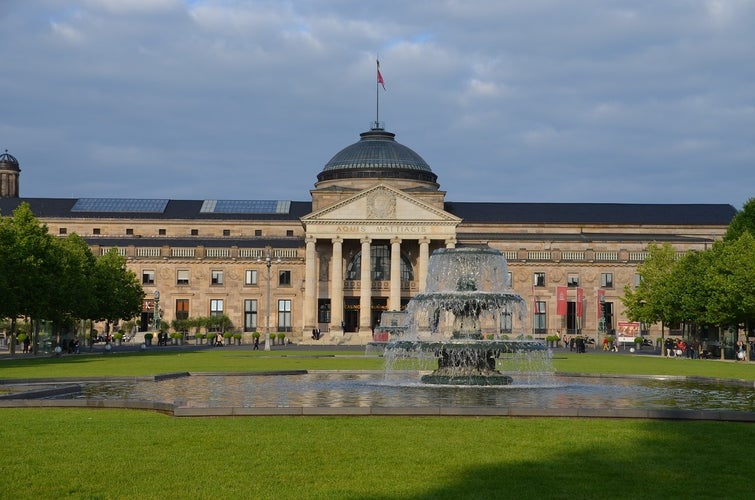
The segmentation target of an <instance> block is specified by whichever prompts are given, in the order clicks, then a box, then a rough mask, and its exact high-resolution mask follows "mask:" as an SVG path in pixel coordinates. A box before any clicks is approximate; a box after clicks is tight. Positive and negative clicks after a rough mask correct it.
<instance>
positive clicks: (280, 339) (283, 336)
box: [278, 332, 286, 345]
mask: <svg viewBox="0 0 755 500" xmlns="http://www.w3.org/2000/svg"><path fill="white" fill-rule="evenodd" d="M285 339H286V334H285V333H283V332H280V333H278V343H279V344H280V345H286V341H285Z"/></svg>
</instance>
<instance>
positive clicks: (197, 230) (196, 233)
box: [191, 229, 199, 236]
mask: <svg viewBox="0 0 755 500" xmlns="http://www.w3.org/2000/svg"><path fill="white" fill-rule="evenodd" d="M191 235H192V236H199V229H192V230H191Z"/></svg>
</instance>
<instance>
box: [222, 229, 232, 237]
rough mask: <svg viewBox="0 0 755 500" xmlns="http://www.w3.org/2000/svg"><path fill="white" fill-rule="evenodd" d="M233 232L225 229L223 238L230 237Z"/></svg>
mask: <svg viewBox="0 0 755 500" xmlns="http://www.w3.org/2000/svg"><path fill="white" fill-rule="evenodd" d="M230 235H231V230H230V229H223V236H230Z"/></svg>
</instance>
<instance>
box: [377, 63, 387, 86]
mask: <svg viewBox="0 0 755 500" xmlns="http://www.w3.org/2000/svg"><path fill="white" fill-rule="evenodd" d="M377 82H378V83H379V84H380V85H382V86H383V90H385V80H383V75H382V74H381V73H380V61H378V62H377Z"/></svg>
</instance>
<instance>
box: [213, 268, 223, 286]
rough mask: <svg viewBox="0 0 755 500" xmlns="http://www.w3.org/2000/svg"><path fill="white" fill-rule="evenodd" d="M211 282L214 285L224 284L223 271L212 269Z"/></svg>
mask: <svg viewBox="0 0 755 500" xmlns="http://www.w3.org/2000/svg"><path fill="white" fill-rule="evenodd" d="M210 280H211V281H210V283H212V284H213V285H222V284H223V271H218V270H215V271H211V272H210Z"/></svg>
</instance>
